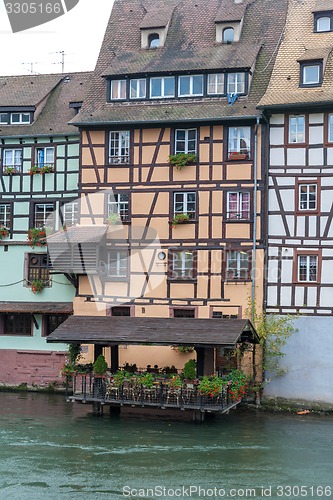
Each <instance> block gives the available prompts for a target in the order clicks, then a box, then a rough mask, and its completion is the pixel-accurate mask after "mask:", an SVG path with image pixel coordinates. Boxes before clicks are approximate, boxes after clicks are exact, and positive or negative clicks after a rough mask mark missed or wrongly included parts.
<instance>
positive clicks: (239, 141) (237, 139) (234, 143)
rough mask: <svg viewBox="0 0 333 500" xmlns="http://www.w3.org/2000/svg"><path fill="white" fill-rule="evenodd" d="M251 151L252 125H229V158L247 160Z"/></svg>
mask: <svg viewBox="0 0 333 500" xmlns="http://www.w3.org/2000/svg"><path fill="white" fill-rule="evenodd" d="M250 151H251V127H229V129H228V158H229V160H232V159H239V160H242V159H243V160H246V159H248V158H249V157H250Z"/></svg>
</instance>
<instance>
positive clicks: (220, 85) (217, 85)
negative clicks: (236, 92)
mask: <svg viewBox="0 0 333 500" xmlns="http://www.w3.org/2000/svg"><path fill="white" fill-rule="evenodd" d="M207 94H209V95H212V94H224V73H213V74H210V75H208V77H207Z"/></svg>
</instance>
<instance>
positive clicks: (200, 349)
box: [195, 347, 205, 377]
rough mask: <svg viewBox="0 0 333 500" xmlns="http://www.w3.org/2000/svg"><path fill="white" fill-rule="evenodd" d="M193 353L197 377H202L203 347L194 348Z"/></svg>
mask: <svg viewBox="0 0 333 500" xmlns="http://www.w3.org/2000/svg"><path fill="white" fill-rule="evenodd" d="M195 351H196V353H197V377H202V376H203V374H204V364H205V349H204V348H203V347H196V348H195Z"/></svg>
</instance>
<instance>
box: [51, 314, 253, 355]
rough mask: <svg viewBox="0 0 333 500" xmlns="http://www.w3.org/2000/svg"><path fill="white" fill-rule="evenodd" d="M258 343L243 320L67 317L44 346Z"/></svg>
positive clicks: (247, 322)
mask: <svg viewBox="0 0 333 500" xmlns="http://www.w3.org/2000/svg"><path fill="white" fill-rule="evenodd" d="M246 341H247V342H250V343H252V344H257V343H259V337H258V334H257V332H256V331H255V329H254V327H253V325H252V324H251V322H250V321H249V320H246V319H192V318H181V319H180V318H132V317H121V316H118V317H104V316H103V317H99V316H71V317H70V318H68V319H67V320H66V321H64V323H62V324H61V325H60V326H59V327H58V328H57V329H56V330H54V332H52V333H51V334H50V335H49V336H48V337H47V342H64V343H80V344H102V345H121V344H128V345H130V344H132V345H134V344H136V345H140V344H146V343H152V344H154V345H170V346H172V345H176V346H179V345H187V346H194V347H230V348H233V347H235V346H236V344H237V343H238V342H246Z"/></svg>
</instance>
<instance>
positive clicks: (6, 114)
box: [0, 113, 9, 125]
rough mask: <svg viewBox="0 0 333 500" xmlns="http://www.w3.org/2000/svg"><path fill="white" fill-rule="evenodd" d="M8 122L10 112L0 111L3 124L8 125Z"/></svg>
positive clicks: (0, 120) (0, 119) (0, 121)
mask: <svg viewBox="0 0 333 500" xmlns="http://www.w3.org/2000/svg"><path fill="white" fill-rule="evenodd" d="M8 122H9V114H8V113H0V123H1V125H8Z"/></svg>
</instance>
